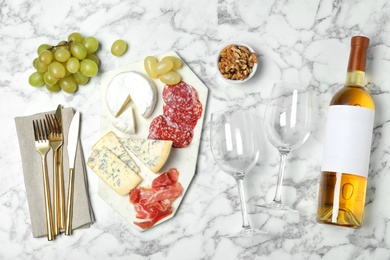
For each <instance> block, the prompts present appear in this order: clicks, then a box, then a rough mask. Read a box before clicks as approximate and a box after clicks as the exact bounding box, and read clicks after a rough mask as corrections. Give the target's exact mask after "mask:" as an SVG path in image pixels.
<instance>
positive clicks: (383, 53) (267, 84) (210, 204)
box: [0, 0, 390, 259]
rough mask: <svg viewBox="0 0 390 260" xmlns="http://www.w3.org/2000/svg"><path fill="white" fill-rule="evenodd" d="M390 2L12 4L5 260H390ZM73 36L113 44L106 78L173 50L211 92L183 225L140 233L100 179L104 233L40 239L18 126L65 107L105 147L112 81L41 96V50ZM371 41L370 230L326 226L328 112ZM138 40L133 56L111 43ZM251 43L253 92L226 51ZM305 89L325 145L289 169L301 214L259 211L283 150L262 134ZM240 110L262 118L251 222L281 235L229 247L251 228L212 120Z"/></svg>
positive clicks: (2, 71) (1, 17)
mask: <svg viewBox="0 0 390 260" xmlns="http://www.w3.org/2000/svg"><path fill="white" fill-rule="evenodd" d="M389 14H390V4H389V2H388V1H386V0H377V1H371V0H360V1H357V0H351V1H332V0H324V1H320V0H296V1H281V0H271V1H265V0H263V1H252V0H241V1H238V0H218V1H207V0H197V1H194V0H191V1H179V0H175V1H168V0H162V1H135V0H131V1H119V0H115V1H107V0H106V1H104V0H97V1H77V0H68V1H48V0H43V1H30V0H5V1H1V2H0V96H1V102H0V122H1V128H0V129H1V130H0V143H1V145H0V174H1V181H0V216H1V221H0V259H109V258H112V259H322V258H323V259H390V226H389V223H390V206H389V203H388V198H389V196H390V194H389V189H388V183H389V182H390V173H389V164H388V160H389V150H390V148H389V147H390V138H389V137H388V135H387V134H386V133H387V131H389V130H388V129H387V128H389V127H390V126H389V121H390V113H389V112H388V109H387V106H388V100H389V91H390V62H389V60H390V15H389ZM72 31H79V32H81V33H82V34H84V35H93V36H95V37H96V38H98V40H99V41H100V43H101V49H100V50H99V52H98V55H99V57H100V58H101V72H104V71H108V70H110V69H113V68H116V67H118V66H122V65H126V64H129V63H131V62H134V61H138V60H140V59H143V58H144V57H145V56H146V55H154V54H158V53H162V52H165V51H167V50H170V49H173V50H175V51H177V52H178V54H179V55H180V56H181V57H182V58H183V59H184V60H185V61H186V63H187V64H188V65H189V66H190V67H191V69H192V70H193V71H194V72H195V73H196V74H197V75H198V76H199V77H200V78H201V79H202V81H203V82H204V83H205V85H206V86H208V88H209V90H210V92H209V102H208V107H207V110H206V119H205V125H204V131H203V136H202V140H201V151H200V155H199V161H198V169H197V174H196V176H195V177H194V180H193V183H192V185H191V187H190V189H189V191H188V192H187V194H186V197H185V198H184V200H183V203H182V205H181V207H180V209H179V211H178V213H177V215H176V216H175V217H174V218H173V219H171V220H169V221H167V222H165V223H164V224H162V225H159V226H158V227H155V228H153V229H151V230H149V231H147V232H144V233H142V234H141V233H138V232H137V231H135V230H133V229H132V228H131V227H130V226H129V225H128V224H127V222H126V221H125V220H124V219H122V218H121V217H120V216H119V215H118V214H117V213H116V212H114V211H113V210H112V209H111V208H110V207H109V206H108V205H107V204H106V203H105V202H104V201H102V199H100V198H99V196H98V195H97V177H96V175H95V174H94V173H93V172H89V173H88V178H89V183H90V194H91V200H92V204H93V208H94V211H95V215H96V223H95V224H93V225H92V227H91V228H89V229H86V230H77V231H75V232H74V235H73V236H71V237H65V236H63V237H59V238H58V239H56V240H55V241H54V242H48V241H47V240H46V239H45V238H42V239H34V238H33V237H32V233H31V224H30V219H29V212H28V206H27V199H26V193H25V188H24V182H23V175H22V165H21V160H20V154H19V150H18V141H17V138H16V131H15V125H14V117H15V116H21V115H29V114H33V113H37V112H42V111H48V110H53V109H55V107H56V106H57V104H59V103H61V104H63V105H64V106H66V107H74V108H75V109H77V110H79V111H81V113H82V114H83V125H82V129H81V138H82V144H83V147H84V151H85V153H86V154H88V153H89V151H90V147H91V146H92V144H93V143H94V142H95V141H96V140H97V139H98V138H99V113H100V109H99V107H100V102H101V100H100V91H99V87H100V77H99V76H97V77H95V78H94V79H93V80H92V81H91V82H90V83H89V84H88V85H86V86H83V87H81V88H80V90H79V91H78V92H77V94H76V95H66V94H64V93H57V94H48V93H47V92H46V91H45V90H43V89H36V88H33V87H31V86H29V85H28V83H27V79H28V76H29V75H30V74H31V73H32V71H33V69H32V60H33V58H34V57H35V56H36V48H37V46H38V45H39V44H41V43H46V42H48V43H56V42H58V41H61V40H63V39H65V38H66V37H67V35H68V34H69V33H70V32H72ZM358 34H363V35H366V36H368V37H370V38H371V47H370V49H369V53H368V63H367V74H368V80H369V83H370V84H369V88H370V91H371V93H372V95H373V98H374V101H375V103H376V117H375V126H374V127H375V128H374V138H373V149H372V156H371V163H370V174H369V183H368V190H367V203H366V211H365V222H364V226H363V227H362V228H361V229H359V230H354V229H348V228H339V227H333V226H327V225H320V224H317V223H316V221H315V212H316V203H317V189H318V182H319V175H320V165H321V157H322V146H323V134H324V133H323V129H324V119H325V116H326V108H327V104H328V102H329V100H330V98H331V96H332V94H333V93H334V91H335V90H337V89H338V88H339V87H340V86H341V85H342V84H343V81H344V78H345V72H346V66H347V61H348V55H349V53H348V52H349V42H350V38H351V37H352V36H354V35H358ZM117 38H123V39H125V40H126V41H127V42H128V44H129V50H128V51H127V53H126V54H125V55H124V56H122V57H121V58H116V57H113V56H112V55H111V54H110V53H109V49H110V44H111V42H113V41H114V40H115V39H117ZM229 41H242V42H245V43H247V44H249V45H251V46H252V47H253V48H254V49H255V50H256V51H257V52H258V53H259V55H260V64H259V65H260V66H259V69H258V72H257V74H256V75H255V76H254V78H252V79H251V80H250V81H249V82H248V84H246V85H227V84H226V83H224V82H223V81H222V80H221V79H219V78H218V77H217V73H216V68H215V55H216V54H217V52H218V46H220V45H222V44H225V43H226V42H229ZM282 80H286V81H301V82H303V83H304V84H306V85H307V86H308V87H309V88H311V89H313V90H314V92H315V101H316V102H315V103H314V104H315V105H314V109H315V120H314V121H315V126H314V130H313V134H312V135H311V137H310V138H309V139H308V141H307V142H306V143H305V144H304V145H303V146H302V147H300V148H299V149H298V150H296V151H293V152H292V153H291V156H290V157H289V159H288V165H287V169H286V176H285V182H284V188H283V191H284V195H283V199H284V201H285V203H286V204H288V205H291V206H293V207H295V208H297V209H298V210H299V211H300V215H299V216H294V215H288V214H280V213H277V212H270V211H264V210H260V209H258V208H255V207H254V205H255V204H256V203H261V202H264V201H266V202H269V201H271V200H272V197H273V194H274V190H275V184H276V172H277V168H278V154H277V151H276V150H275V149H274V148H273V147H272V146H271V145H270V144H269V143H268V141H267V140H266V138H265V136H264V133H263V132H262V127H261V118H262V113H263V111H264V104H265V102H266V100H267V97H268V96H269V94H270V89H271V86H272V85H273V83H274V82H277V81H282ZM227 107H251V108H255V109H256V110H257V112H258V116H259V135H260V137H261V138H262V143H263V151H262V155H261V158H260V160H259V163H258V164H257V166H256V167H255V169H254V170H253V171H252V172H251V173H250V174H248V176H247V178H246V182H245V185H246V188H247V190H246V194H247V199H248V200H247V203H248V207H249V210H250V212H251V214H250V221H251V223H252V224H253V225H254V226H255V227H261V228H263V229H266V230H268V231H270V235H268V236H262V237H257V238H253V239H234V240H232V239H229V238H226V237H225V235H227V234H231V233H233V232H235V231H238V230H239V229H240V225H241V215H240V206H239V198H238V192H237V188H236V184H235V182H234V180H233V178H231V177H229V176H228V175H226V174H225V173H223V172H222V171H221V170H219V169H218V167H217V166H216V165H215V163H214V161H213V159H212V155H211V151H210V146H209V137H208V136H209V118H210V113H211V112H213V111H216V110H219V109H221V108H227Z"/></svg>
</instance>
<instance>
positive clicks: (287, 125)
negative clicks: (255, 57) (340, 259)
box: [257, 83, 311, 212]
mask: <svg viewBox="0 0 390 260" xmlns="http://www.w3.org/2000/svg"><path fill="white" fill-rule="evenodd" d="M264 127H265V132H266V135H267V138H268V140H269V141H270V143H271V144H272V145H273V146H274V147H276V148H277V149H278V151H279V154H280V165H279V174H278V182H277V186H276V194H275V197H274V199H273V201H272V202H271V203H270V204H264V205H257V206H261V207H266V208H273V209H282V210H287V211H293V212H296V210H294V209H292V208H290V207H287V206H285V205H283V203H282V200H281V196H282V183H283V174H284V169H285V163H286V158H287V156H288V154H289V153H290V152H291V151H292V150H294V149H296V148H298V147H299V146H301V145H302V144H303V143H304V142H305V141H306V140H307V138H308V137H309V135H310V130H311V92H310V91H309V90H307V89H306V88H305V87H304V86H301V85H299V84H292V83H277V84H275V85H274V87H273V88H272V93H271V97H270V100H269V102H268V103H267V107H266V111H265V115H264Z"/></svg>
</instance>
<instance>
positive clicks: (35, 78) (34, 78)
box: [28, 71, 45, 87]
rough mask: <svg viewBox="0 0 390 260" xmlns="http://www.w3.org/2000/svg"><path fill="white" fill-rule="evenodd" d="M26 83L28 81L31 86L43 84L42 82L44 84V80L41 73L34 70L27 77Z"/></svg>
mask: <svg viewBox="0 0 390 260" xmlns="http://www.w3.org/2000/svg"><path fill="white" fill-rule="evenodd" d="M28 83H30V85H31V86H33V87H40V86H43V84H45V81H44V80H43V74H42V73H39V72H38V71H36V72H34V73H33V74H31V75H30V77H29V78H28Z"/></svg>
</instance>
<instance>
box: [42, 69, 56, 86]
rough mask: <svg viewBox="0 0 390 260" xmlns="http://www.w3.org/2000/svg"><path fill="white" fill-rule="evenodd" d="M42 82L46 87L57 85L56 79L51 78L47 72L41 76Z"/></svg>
mask: <svg viewBox="0 0 390 260" xmlns="http://www.w3.org/2000/svg"><path fill="white" fill-rule="evenodd" d="M43 80H44V81H45V83H46V84H47V85H54V84H56V83H57V81H58V80H57V79H55V78H53V77H52V76H51V75H50V73H49V72H48V71H46V72H45V74H43Z"/></svg>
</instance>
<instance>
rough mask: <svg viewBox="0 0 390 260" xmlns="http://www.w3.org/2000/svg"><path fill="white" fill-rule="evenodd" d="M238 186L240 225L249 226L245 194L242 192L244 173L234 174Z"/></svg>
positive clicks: (247, 227)
mask: <svg viewBox="0 0 390 260" xmlns="http://www.w3.org/2000/svg"><path fill="white" fill-rule="evenodd" d="M235 179H236V181H237V186H238V192H239V194H240V202H241V214H242V227H243V228H245V229H249V228H251V226H250V224H249V220H248V213H247V209H246V203H245V194H244V174H238V175H236V176H235Z"/></svg>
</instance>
